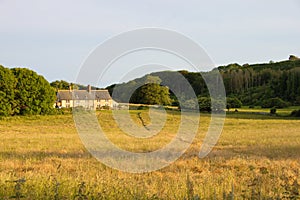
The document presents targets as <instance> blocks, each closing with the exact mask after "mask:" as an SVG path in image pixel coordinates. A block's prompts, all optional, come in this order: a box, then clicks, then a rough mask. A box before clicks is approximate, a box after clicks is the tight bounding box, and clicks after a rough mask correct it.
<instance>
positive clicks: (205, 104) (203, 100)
mask: <svg viewBox="0 0 300 200" xmlns="http://www.w3.org/2000/svg"><path fill="white" fill-rule="evenodd" d="M198 103H199V109H200V111H206V112H211V99H210V98H208V97H199V98H198Z"/></svg>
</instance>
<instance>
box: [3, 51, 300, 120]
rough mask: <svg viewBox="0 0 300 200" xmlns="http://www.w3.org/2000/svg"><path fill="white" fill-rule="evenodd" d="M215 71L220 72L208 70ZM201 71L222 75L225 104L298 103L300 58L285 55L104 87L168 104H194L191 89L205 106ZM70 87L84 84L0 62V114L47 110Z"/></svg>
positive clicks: (121, 97) (134, 99) (122, 96)
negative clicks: (51, 79)
mask: <svg viewBox="0 0 300 200" xmlns="http://www.w3.org/2000/svg"><path fill="white" fill-rule="evenodd" d="M217 71H218V72H220V74H221V77H217V76H214V73H216V72H217ZM203 77H205V78H212V79H213V78H216V80H215V81H216V83H220V82H222V81H223V83H224V86H225V89H226V95H227V105H225V106H226V107H227V108H228V109H229V108H232V107H235V108H236V107H240V106H241V105H248V106H261V107H266V108H268V107H270V108H271V107H277V108H281V107H286V106H290V105H300V59H299V58H297V57H296V56H290V58H289V60H287V61H281V62H273V61H271V62H270V63H264V64H253V65H249V64H244V65H239V64H236V63H234V64H229V65H227V66H220V67H218V68H216V69H214V70H212V71H210V72H203V73H199V72H188V71H185V70H181V71H178V72H175V71H162V72H155V73H151V74H149V75H146V76H144V77H141V78H137V79H134V80H131V81H129V82H127V83H122V84H114V85H111V86H108V87H107V88H106V89H108V90H109V92H110V94H111V95H112V97H113V99H114V100H116V101H118V102H130V103H141V104H160V105H174V106H179V102H181V103H182V105H181V106H183V107H195V98H194V99H193V95H195V96H196V97H197V100H196V101H197V102H196V103H197V106H196V107H199V108H200V110H206V111H210V109H212V108H211V106H210V105H211V99H210V96H209V91H208V88H207V85H206V83H205V81H204V78H203ZM187 83H188V84H187ZM70 87H71V88H72V89H86V86H83V85H79V84H74V83H68V82H66V81H63V80H60V81H54V82H52V83H49V82H48V81H47V80H46V79H45V78H44V77H43V76H41V75H38V74H37V73H36V72H34V71H32V70H30V69H27V68H12V69H10V68H5V67H3V66H2V65H0V115H1V116H11V115H26V114H49V113H53V111H54V109H53V105H54V102H55V100H56V92H57V91H58V90H61V89H65V90H66V89H69V88H70ZM189 87H191V89H192V92H191V89H190V88H189ZM93 89H99V88H97V87H93ZM191 99H192V100H191ZM214 101H217V100H216V99H214ZM216 105H218V104H216ZM223 106H224V105H220V107H223ZM215 109H217V108H215Z"/></svg>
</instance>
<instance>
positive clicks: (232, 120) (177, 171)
mask: <svg viewBox="0 0 300 200" xmlns="http://www.w3.org/2000/svg"><path fill="white" fill-rule="evenodd" d="M120 112H122V111H120ZM121 114H122V113H121ZM130 115H131V118H132V119H133V121H135V122H136V123H137V124H139V125H140V126H142V123H141V121H140V117H142V118H143V119H144V122H143V123H149V117H148V111H147V110H142V111H140V110H133V111H130ZM97 116H98V120H99V123H100V125H101V127H102V128H103V130H105V132H106V133H107V137H108V138H109V139H111V141H113V142H114V143H115V144H116V145H118V146H120V147H121V148H124V149H127V150H130V151H134V152H148V151H153V150H155V149H158V148H161V147H163V146H164V145H166V144H167V143H168V142H169V141H170V139H171V138H172V137H174V134H175V132H176V129H177V128H178V123H179V120H180V113H179V112H177V111H168V116H167V121H166V125H165V127H164V128H163V129H162V130H161V132H160V133H159V134H158V135H156V136H155V137H153V138H148V139H136V138H132V137H130V136H128V135H126V134H124V133H122V131H121V130H120V129H119V128H118V126H117V124H116V123H115V122H114V120H113V118H112V115H111V111H98V112H97ZM209 122H210V115H209V114H205V113H204V114H201V118H200V128H199V130H198V132H197V136H196V138H195V139H194V141H193V143H192V144H191V146H190V147H189V149H188V150H187V151H186V152H185V153H184V154H183V156H182V157H180V158H179V159H178V160H177V161H175V162H174V163H172V164H171V165H169V166H168V167H165V168H163V169H160V170H158V171H154V172H149V173H141V174H132V173H126V172H121V171H118V170H115V169H111V168H109V167H107V166H105V165H103V164H101V163H100V162H99V161H97V160H96V159H95V158H94V157H92V156H91V154H90V153H89V152H88V151H87V150H86V149H85V147H84V145H83V144H82V142H81V140H80V138H79V136H78V134H77V132H76V128H75V125H74V121H73V118H72V115H71V114H65V115H53V116H51V115H50V116H23V117H21V116H17V117H7V118H2V119H1V120H0V138H1V140H0V146H1V149H0V199H298V198H300V195H299V193H300V126H299V125H300V119H295V118H290V117H282V116H268V115H258V114H251V113H248V112H238V113H234V112H232V113H228V114H227V117H226V121H225V124H224V128H223V132H222V135H221V136H220V138H219V141H218V143H217V145H216V146H215V147H214V149H213V151H212V152H211V153H210V154H209V155H208V156H207V157H205V158H203V159H200V158H199V157H198V153H199V149H200V146H201V143H202V141H203V138H204V136H205V133H206V131H207V129H208V124H209Z"/></svg>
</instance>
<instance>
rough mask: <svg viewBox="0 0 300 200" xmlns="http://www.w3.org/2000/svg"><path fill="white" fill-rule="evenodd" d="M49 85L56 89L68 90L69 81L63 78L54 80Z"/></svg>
mask: <svg viewBox="0 0 300 200" xmlns="http://www.w3.org/2000/svg"><path fill="white" fill-rule="evenodd" d="M50 85H51V86H52V87H53V88H55V89H56V91H57V90H68V89H69V87H70V83H68V82H67V81H63V80H60V81H59V80H56V81H53V82H52V83H50Z"/></svg>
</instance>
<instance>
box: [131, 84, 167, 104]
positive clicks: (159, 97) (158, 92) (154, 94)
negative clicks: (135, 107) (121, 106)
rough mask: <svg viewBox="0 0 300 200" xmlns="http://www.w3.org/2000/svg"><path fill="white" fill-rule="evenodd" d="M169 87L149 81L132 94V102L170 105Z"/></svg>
mask: <svg viewBox="0 0 300 200" xmlns="http://www.w3.org/2000/svg"><path fill="white" fill-rule="evenodd" d="M169 95H170V93H169V89H168V88H167V87H164V86H160V85H159V84H157V83H147V84H145V85H143V86H141V87H139V88H138V89H137V90H136V91H135V92H134V93H133V94H132V96H131V99H130V103H141V104H149V105H156V104H158V105H170V104H171V99H170V96H169Z"/></svg>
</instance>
